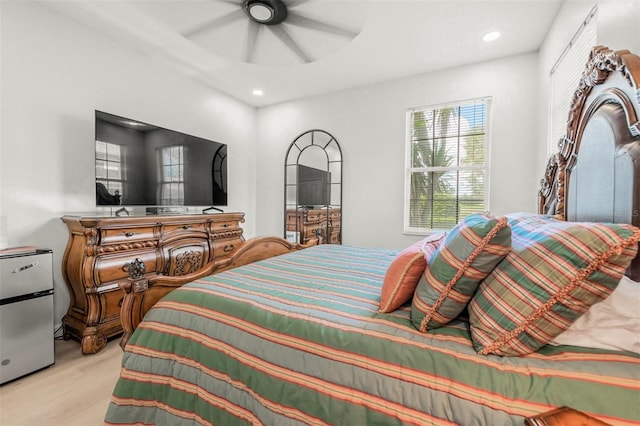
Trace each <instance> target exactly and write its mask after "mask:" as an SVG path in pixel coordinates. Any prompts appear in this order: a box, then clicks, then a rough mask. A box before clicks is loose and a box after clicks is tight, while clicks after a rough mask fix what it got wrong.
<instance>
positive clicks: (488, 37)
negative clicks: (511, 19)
mask: <svg viewBox="0 0 640 426" xmlns="http://www.w3.org/2000/svg"><path fill="white" fill-rule="evenodd" d="M498 37H500V31H489V32H488V33H486V34H485V35H483V36H482V40H483V41H494V40H496V39H498Z"/></svg>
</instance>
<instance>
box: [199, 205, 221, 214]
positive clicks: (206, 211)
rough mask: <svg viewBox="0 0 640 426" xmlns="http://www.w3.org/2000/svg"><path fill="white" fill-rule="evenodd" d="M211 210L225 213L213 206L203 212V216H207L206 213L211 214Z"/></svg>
mask: <svg viewBox="0 0 640 426" xmlns="http://www.w3.org/2000/svg"><path fill="white" fill-rule="evenodd" d="M211 210H215V211H217V212H220V213H224V210H222V209H219V208H217V207H214V206H211V207H208V208H206V209H204V210H202V213H203V214H205V213H210V212H211Z"/></svg>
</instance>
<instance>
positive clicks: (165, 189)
mask: <svg viewBox="0 0 640 426" xmlns="http://www.w3.org/2000/svg"><path fill="white" fill-rule="evenodd" d="M160 149H161V153H160V159H161V164H162V167H161V170H162V176H161V184H160V204H162V205H163V206H175V205H179V206H180V205H183V204H184V147H183V146H182V145H175V146H167V147H163V148H160Z"/></svg>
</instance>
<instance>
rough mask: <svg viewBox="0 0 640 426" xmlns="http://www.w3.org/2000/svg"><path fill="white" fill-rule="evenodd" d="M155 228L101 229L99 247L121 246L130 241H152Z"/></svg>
mask: <svg viewBox="0 0 640 426" xmlns="http://www.w3.org/2000/svg"><path fill="white" fill-rule="evenodd" d="M154 230H155V226H141V227H133V226H128V227H126V228H101V229H100V230H99V232H100V243H99V244H101V245H108V244H122V243H128V242H132V241H142V240H153V239H154V238H155V231H154Z"/></svg>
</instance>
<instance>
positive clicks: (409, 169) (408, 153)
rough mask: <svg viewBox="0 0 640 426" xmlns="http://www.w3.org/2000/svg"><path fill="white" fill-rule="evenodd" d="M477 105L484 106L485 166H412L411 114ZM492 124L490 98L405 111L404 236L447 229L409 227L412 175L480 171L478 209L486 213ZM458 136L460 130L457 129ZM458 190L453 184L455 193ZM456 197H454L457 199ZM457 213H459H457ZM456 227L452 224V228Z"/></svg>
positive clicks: (459, 217) (461, 217)
mask: <svg viewBox="0 0 640 426" xmlns="http://www.w3.org/2000/svg"><path fill="white" fill-rule="evenodd" d="M477 103H483V104H484V105H485V119H484V130H485V131H484V142H485V146H484V149H485V158H484V163H483V164H481V165H453V166H448V167H413V164H412V162H413V151H412V148H413V147H412V142H413V130H414V129H413V114H414V113H416V112H420V111H426V110H441V109H446V108H460V107H464V106H469V105H473V104H477ZM490 123H491V97H482V98H475V99H468V100H463V101H456V102H450V103H445V104H438V105H430V106H425V107H416V108H410V109H408V110H407V112H406V134H405V191H404V195H405V199H404V233H405V234H417V235H426V234H430V233H432V232H434V231H438V230H445V229H450V228H445V227H441V228H438V227H434V228H428V227H416V226H412V225H411V223H410V221H411V217H410V215H411V206H410V203H411V176H412V174H413V173H415V172H446V171H449V172H450V171H468V170H481V171H483V172H484V189H483V191H484V192H483V201H484V202H483V206H482V208H481V209H479V210H478V213H480V212H483V211H486V210H488V206H489V187H490V185H489V171H490V161H489V160H490V158H491V143H490V141H491V136H490V129H491V126H490ZM457 132H458V134H457V136H458V137H459V136H460V127H459V126H458V130H457ZM461 142H462V140H459V141H458V145H457V146H458V147H460V145H461ZM459 189H460V187H459V186H457V184H456V193H458V190H459ZM458 199H459V198H457V197H456V200H458ZM458 214H460V212H458ZM462 219H464V217H463V216H458V217H457V221H458V222H459V221H460V220H462ZM453 225H455V224H452V226H453Z"/></svg>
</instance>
